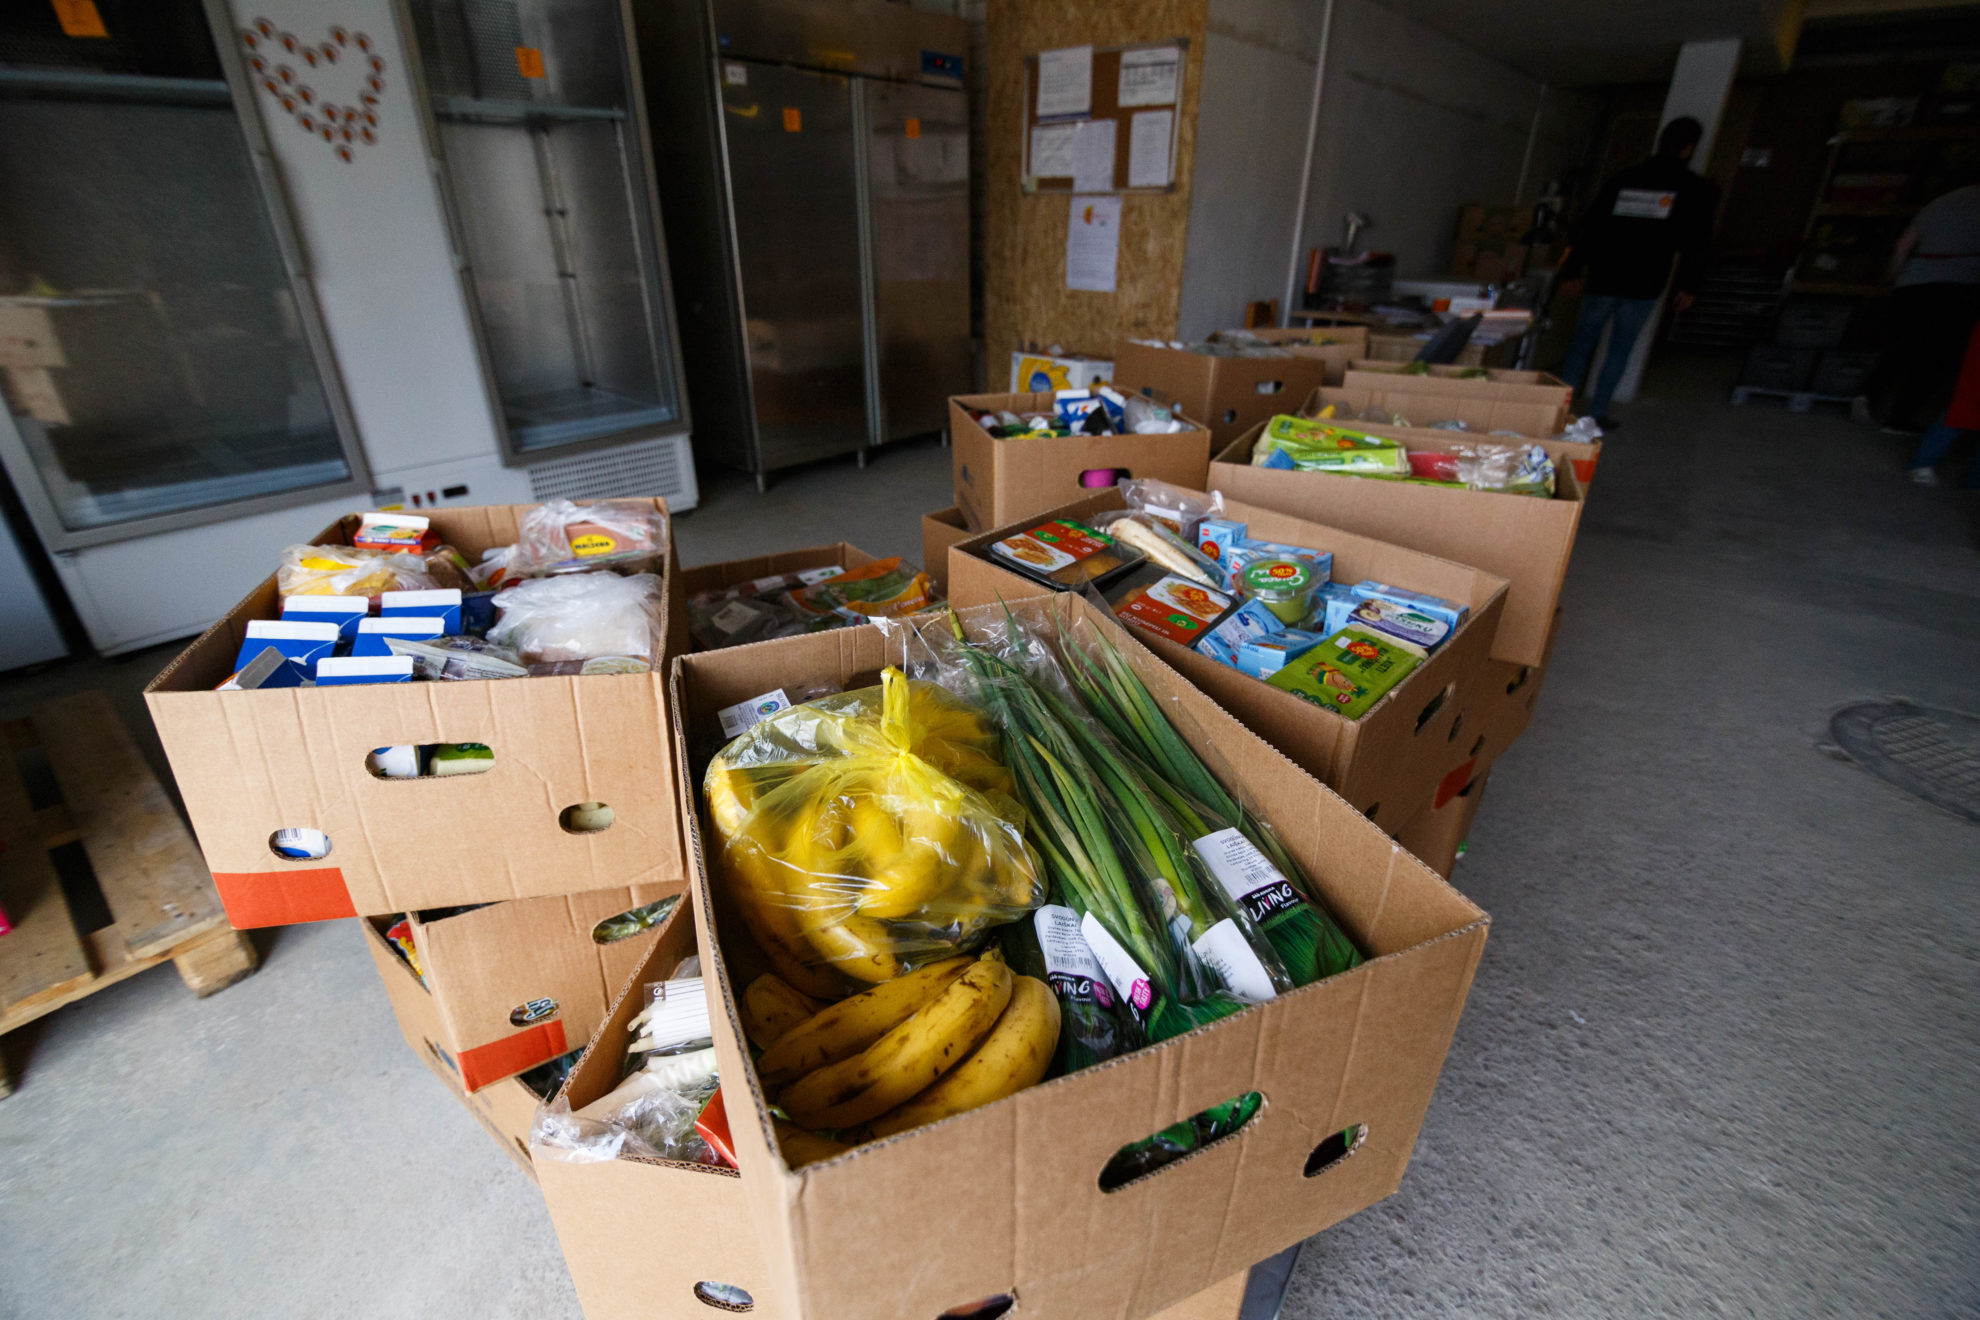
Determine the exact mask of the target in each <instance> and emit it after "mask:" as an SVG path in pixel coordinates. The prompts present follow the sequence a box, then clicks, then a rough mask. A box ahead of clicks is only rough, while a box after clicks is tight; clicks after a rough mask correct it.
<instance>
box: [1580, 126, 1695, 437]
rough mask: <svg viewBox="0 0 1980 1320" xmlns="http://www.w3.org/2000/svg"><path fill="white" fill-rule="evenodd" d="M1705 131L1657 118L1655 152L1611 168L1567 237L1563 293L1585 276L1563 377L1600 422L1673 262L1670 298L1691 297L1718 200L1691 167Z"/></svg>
mask: <svg viewBox="0 0 1980 1320" xmlns="http://www.w3.org/2000/svg"><path fill="white" fill-rule="evenodd" d="M1704 136H1705V129H1704V126H1703V125H1701V124H1700V123H1699V122H1698V121H1697V120H1696V119H1691V118H1683V119H1673V120H1672V121H1671V122H1670V123H1668V124H1666V125H1664V131H1663V133H1662V134H1661V135H1659V137H1658V139H1657V154H1656V155H1654V156H1652V157H1650V159H1648V160H1646V161H1642V162H1639V163H1638V164H1635V165H1632V166H1630V167H1629V168H1628V169H1625V170H1619V171H1618V172H1617V173H1616V174H1615V176H1614V177H1613V178H1611V179H1610V180H1609V181H1608V182H1607V183H1605V184H1603V185H1602V191H1601V192H1600V193H1598V194H1596V197H1595V202H1594V205H1592V206H1591V207H1589V209H1588V213H1587V214H1586V215H1585V216H1584V217H1583V218H1582V221H1581V223H1580V224H1579V225H1578V226H1577V227H1576V228H1575V231H1574V235H1573V237H1572V239H1571V240H1570V246H1569V250H1568V257H1567V262H1566V263H1565V265H1564V266H1563V267H1562V270H1561V287H1562V292H1564V293H1569V294H1572V293H1574V292H1575V291H1576V289H1577V288H1579V287H1581V286H1582V285H1583V283H1584V279H1583V277H1584V273H1585V277H1586V278H1585V291H1583V293H1582V298H1581V319H1580V320H1578V321H1576V322H1575V326H1574V338H1573V340H1572V341H1571V342H1570V343H1569V344H1568V351H1567V360H1566V361H1565V362H1564V363H1562V364H1561V375H1562V377H1563V378H1565V379H1566V381H1567V383H1568V384H1569V385H1572V386H1573V387H1574V388H1575V390H1576V392H1577V393H1579V394H1581V406H1580V408H1579V411H1580V412H1581V413H1582V414H1583V415H1585V416H1589V417H1593V418H1595V419H1596V420H1597V421H1598V422H1599V423H1600V425H1601V426H1602V427H1603V428H1605V429H1611V428H1613V427H1614V426H1615V425H1616V423H1615V422H1614V421H1613V420H1612V419H1611V418H1610V417H1609V401H1610V400H1611V399H1612V398H1614V397H1615V393H1616V386H1617V385H1618V384H1619V383H1620V382H1621V381H1622V374H1623V370H1624V368H1626V367H1627V366H1628V365H1629V351H1630V349H1631V348H1632V347H1634V346H1635V344H1636V337H1637V336H1638V335H1639V334H1641V333H1642V332H1643V327H1644V326H1645V325H1647V324H1648V323H1649V321H1650V316H1651V314H1652V313H1653V312H1655V311H1656V310H1657V300H1658V299H1659V298H1662V297H1663V296H1664V287H1665V285H1666V284H1667V283H1668V282H1669V281H1670V278H1671V262H1672V261H1673V260H1675V261H1676V262H1677V264H1678V272H1677V292H1676V294H1675V295H1674V296H1673V297H1672V299H1671V303H1672V305H1673V306H1674V307H1676V308H1677V309H1678V310H1679V311H1683V310H1684V309H1685V308H1687V307H1689V306H1691V304H1692V301H1693V293H1692V289H1693V286H1694V285H1695V283H1696V281H1697V280H1698V277H1699V276H1700V274H1702V267H1703V266H1704V257H1705V247H1706V244H1707V243H1709V242H1710V241H1711V237H1712V219H1713V215H1714V213H1715V212H1716V211H1717V210H1718V205H1719V190H1718V189H1717V188H1715V187H1713V186H1712V184H1711V182H1710V181H1709V180H1706V179H1704V178H1701V177H1700V176H1698V175H1696V174H1694V173H1692V170H1691V164H1690V161H1691V156H1692V153H1693V152H1695V151H1697V150H1698V143H1699V140H1700V139H1702V138H1703V137H1704ZM1611 322H1613V323H1614V326H1615V328H1614V330H1612V331H1611V332H1610V335H1609V349H1608V352H1607V353H1606V354H1605V355H1604V356H1603V358H1602V374H1601V378H1600V379H1598V380H1597V381H1595V383H1594V387H1593V388H1592V389H1590V390H1588V391H1586V392H1585V393H1582V384H1583V380H1582V378H1583V377H1584V376H1586V375H1587V374H1588V364H1589V362H1590V360H1591V359H1593V358H1594V356H1595V345H1596V344H1598V343H1599V342H1601V339H1602V327H1603V326H1606V325H1609V324H1610V323H1611Z"/></svg>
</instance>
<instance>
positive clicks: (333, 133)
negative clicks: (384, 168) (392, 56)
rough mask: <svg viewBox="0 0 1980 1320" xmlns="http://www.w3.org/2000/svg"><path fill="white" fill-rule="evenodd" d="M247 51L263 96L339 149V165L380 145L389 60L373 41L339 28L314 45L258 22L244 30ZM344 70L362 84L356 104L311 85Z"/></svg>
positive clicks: (249, 65)
mask: <svg viewBox="0 0 1980 1320" xmlns="http://www.w3.org/2000/svg"><path fill="white" fill-rule="evenodd" d="M241 45H242V46H244V47H246V49H247V63H248V71H249V73H251V74H252V75H253V76H254V80H255V81H256V82H257V83H259V84H260V85H261V90H263V91H265V92H267V93H268V94H269V95H270V96H272V97H274V98H275V100H276V101H277V102H278V103H279V104H280V105H281V107H282V109H283V110H285V111H287V112H288V115H289V118H290V119H292V120H294V121H295V122H296V123H297V124H300V125H301V126H302V130H303V132H305V133H308V134H309V135H310V136H311V137H315V138H321V139H322V140H323V141H324V142H326V143H328V144H329V145H330V146H332V147H334V148H335V149H336V151H337V158H338V159H339V160H343V161H350V160H354V159H356V156H355V149H356V148H358V147H368V146H371V145H372V144H374V143H376V142H377V141H378V101H379V98H380V97H381V96H383V95H384V94H385V58H384V57H383V56H382V55H380V54H379V53H378V52H377V51H375V50H373V49H372V43H371V38H370V37H368V36H366V35H365V34H364V33H362V32H352V31H349V30H347V29H345V28H341V27H335V26H333V27H332V28H331V29H330V35H329V38H328V39H327V40H324V41H319V42H316V43H314V44H311V43H309V42H306V41H304V40H302V38H300V37H298V36H296V34H295V33H293V32H284V31H282V30H281V29H279V28H277V27H276V26H275V25H274V24H273V23H271V22H269V21H268V20H267V19H265V18H257V19H255V20H254V22H253V23H252V24H251V25H250V26H248V27H245V28H242V29H241ZM297 65H301V66H302V67H301V68H300V69H298V68H297V67H296V66H297ZM339 65H341V66H342V67H343V69H345V70H347V71H348V72H349V73H350V74H352V75H355V77H356V79H357V82H356V90H355V91H354V92H352V93H351V96H352V98H353V99H352V100H351V101H338V100H333V99H332V98H331V97H329V96H325V95H322V94H320V93H319V92H318V91H317V90H316V88H315V87H313V86H311V85H310V83H309V82H308V81H307V79H308V78H309V76H310V74H311V72H312V71H314V72H315V73H316V74H318V75H323V74H330V73H331V72H332V70H334V69H336V68H337V67H338V66H339Z"/></svg>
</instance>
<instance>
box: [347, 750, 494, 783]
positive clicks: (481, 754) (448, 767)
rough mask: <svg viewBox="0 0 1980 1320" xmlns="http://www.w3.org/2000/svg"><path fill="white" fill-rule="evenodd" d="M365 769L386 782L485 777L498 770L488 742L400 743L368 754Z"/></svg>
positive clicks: (365, 759)
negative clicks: (456, 776)
mask: <svg viewBox="0 0 1980 1320" xmlns="http://www.w3.org/2000/svg"><path fill="white" fill-rule="evenodd" d="M364 768H365V769H366V770H368V771H370V772H371V777H372V778H373V779H385V780H398V779H447V778H451V777H452V776H454V775H485V774H487V773H488V772H489V771H490V770H493V769H494V768H495V753H494V752H492V751H490V750H489V749H488V744H487V743H477V742H462V743H399V744H397V745H395V746H392V747H378V748H374V749H372V750H371V751H370V752H367V753H366V754H365V758H364Z"/></svg>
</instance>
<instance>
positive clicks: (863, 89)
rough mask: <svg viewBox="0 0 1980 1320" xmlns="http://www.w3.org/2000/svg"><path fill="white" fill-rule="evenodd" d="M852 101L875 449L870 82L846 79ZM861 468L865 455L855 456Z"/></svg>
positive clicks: (869, 428) (882, 411)
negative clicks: (869, 138) (857, 457)
mask: <svg viewBox="0 0 1980 1320" xmlns="http://www.w3.org/2000/svg"><path fill="white" fill-rule="evenodd" d="M846 83H847V86H848V87H849V88H850V90H851V94H852V99H853V193H854V196H855V197H856V198H857V201H858V207H859V325H860V334H861V336H862V337H863V338H864V339H865V342H866V446H867V448H868V449H877V448H878V447H879V446H880V445H881V444H883V443H884V442H885V441H886V438H887V401H886V399H885V398H884V397H883V396H882V395H881V393H880V312H879V300H878V294H877V288H878V283H879V276H878V274H877V271H876V268H875V265H874V255H873V180H872V177H871V175H870V173H869V171H870V170H871V169H872V166H873V160H872V150H871V147H872V144H871V142H870V141H869V140H868V137H869V134H870V133H871V131H872V108H871V105H870V98H871V97H872V94H873V80H872V79H870V78H848V79H847V80H846ZM859 464H860V466H861V467H865V466H866V455H865V454H864V453H863V452H862V453H861V454H860V456H859Z"/></svg>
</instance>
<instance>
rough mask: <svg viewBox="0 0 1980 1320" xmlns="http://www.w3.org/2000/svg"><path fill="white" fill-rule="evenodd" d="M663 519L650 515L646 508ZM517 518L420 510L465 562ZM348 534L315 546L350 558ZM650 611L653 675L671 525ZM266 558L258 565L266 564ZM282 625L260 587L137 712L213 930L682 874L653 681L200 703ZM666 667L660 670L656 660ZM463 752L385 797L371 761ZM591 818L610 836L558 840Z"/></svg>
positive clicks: (361, 690) (379, 687) (369, 689)
mask: <svg viewBox="0 0 1980 1320" xmlns="http://www.w3.org/2000/svg"><path fill="white" fill-rule="evenodd" d="M653 503H654V506H655V507H656V508H658V509H662V510H664V509H665V507H666V506H665V504H664V502H663V501H660V500H655V501H653ZM525 512H527V506H522V505H501V506H487V507H472V508H446V507H441V508H436V509H433V510H431V511H429V513H428V514H427V516H428V517H429V518H430V519H432V525H433V527H434V528H435V529H437V530H438V531H439V533H440V535H441V536H442V537H443V538H445V540H446V542H447V543H448V544H450V545H452V546H454V547H456V548H457V549H459V550H460V551H462V552H463V553H464V554H466V555H467V557H468V558H469V560H471V561H472V560H477V559H479V558H480V556H481V552H482V551H483V550H484V549H486V548H488V547H490V546H500V545H508V544H511V543H512V542H514V540H515V539H516V527H517V524H518V523H519V522H520V520H521V518H522V515H523V514H524V513H525ZM356 521H357V520H356V515H350V516H348V517H346V518H345V519H343V520H342V521H341V522H339V523H337V524H335V525H333V526H331V527H329V528H327V529H325V530H324V532H323V533H322V534H321V535H319V536H318V537H317V538H316V542H317V543H318V544H348V542H349V536H350V532H351V531H352V530H353V529H354V528H355V527H356ZM665 548H666V566H665V569H664V572H663V574H662V580H663V582H664V583H665V584H666V595H665V599H664V602H663V608H664V618H665V620H666V625H667V626H666V631H667V636H666V649H665V654H666V655H668V656H671V655H674V654H677V653H678V652H680V651H682V650H685V649H686V640H687V621H686V612H685V608H684V605H683V597H682V594H681V589H680V574H679V570H678V569H677V567H676V566H675V563H674V548H673V539H672V527H671V521H670V523H669V533H668V537H667V545H666V547H665ZM278 551H279V547H270V548H269V554H268V560H269V562H271V563H272V562H274V560H275V559H276V557H277V552H278ZM279 610H280V606H279V601H278V597H277V592H276V590H275V579H274V577H273V575H271V576H270V577H268V578H267V579H266V580H265V581H263V582H262V584H261V585H260V586H258V587H256V588H255V589H254V591H253V592H251V593H250V594H249V595H248V596H247V598H246V599H245V600H243V601H242V602H241V603H240V604H239V605H236V606H235V607H234V608H233V610H232V611H231V612H229V613H228V615H227V616H226V617H225V618H223V619H221V620H220V621H219V622H218V623H216V624H214V625H213V626H212V627H211V628H209V629H207V631H206V632H205V634H204V635H202V636H201V637H200V638H199V640H198V641H196V642H194V643H193V644H192V645H191V646H189V647H187V648H186V649H185V650H184V651H183V652H181V653H180V654H179V656H178V657H177V658H176V659H174V660H173V661H172V663H171V664H169V665H167V666H166V667H165V670H164V672H163V673H161V674H159V676H158V677H157V678H155V679H153V680H152V681H151V683H150V685H149V686H147V687H146V688H145V702H146V704H147V705H149V706H150V708H151V718H152V719H153V721H155V722H156V724H157V725H158V736H159V739H160V740H161V741H162V742H163V743H164V746H165V755H166V757H167V758H168V759H169V760H170V761H171V763H172V774H173V776H174V778H176V779H177V780H178V784H179V791H180V794H181V796H182V797H183V799H184V801H185V805H186V814H187V815H188V816H189V817H190V818H191V820H192V827H193V832H194V833H195V834H196V835H197V836H198V838H199V846H200V848H201V850H202V851H203V852H204V853H205V855H206V864H207V866H208V867H210V868H211V869H212V871H213V882H214V885H215V887H216V888H217V889H218V890H219V891H220V898H221V901H222V902H223V903H224V904H225V905H226V908H227V919H228V920H229V921H231V922H233V924H234V925H235V926H236V927H238V928H242V929H246V928H248V927H253V926H275V925H284V924H287V923H291V922H298V921H323V920H327V919H330V918H335V917H349V916H358V915H366V916H370V915H377V914H381V913H386V912H409V911H413V910H415V909H419V908H435V907H446V906H449V905H452V904H457V903H483V902H500V901H505V900H509V899H517V898H538V897H545V896H549V895H553V894H571V893H581V892H583V891H585V890H591V889H605V888H609V887H612V886H615V885H627V884H648V883H656V882H668V881H673V880H677V879H678V878H679V877H681V876H682V875H683V874H685V871H686V866H685V863H684V861H683V858H682V852H681V841H680V820H679V816H678V813H677V811H676V809H675V806H674V803H673V801H672V799H671V798H670V797H669V796H668V795H667V794H665V793H661V792H656V791H655V786H656V785H664V784H667V783H669V782H671V780H672V777H673V768H674V760H673V744H672V741H671V739H670V738H669V737H668V736H667V730H666V705H665V698H664V692H665V678H664V673H665V671H664V669H656V670H655V671H654V672H652V673H648V674H594V675H590V676H586V677H567V678H511V679H500V680H494V681H483V682H422V683H397V684H375V685H366V686H358V687H318V688H288V689H282V690H279V691H252V692H215V691H213V687H214V685H215V684H217V683H220V682H221V681H223V680H224V679H225V678H226V677H227V676H228V675H229V674H230V673H232V672H233V666H234V659H235V656H236V654H237V652H238V651H239V648H240V644H241V640H242V638H243V637H244V636H245V634H246V630H247V625H248V622H249V621H250V620H253V619H272V618H274V617H276V615H277V614H278V613H279ZM663 659H664V657H663ZM454 742H479V743H486V744H487V745H488V746H489V747H490V748H491V749H492V750H493V752H494V758H495V760H494V767H493V768H492V769H491V770H489V771H488V772H487V773H485V774H476V775H459V776H451V777H446V778H422V779H411V780H389V779H381V778H378V777H376V776H374V775H373V774H372V773H371V772H370V771H369V770H368V769H367V768H366V758H367V757H368V756H369V755H370V753H371V752H372V750H373V749H375V748H378V747H386V746H396V745H402V744H408V743H411V744H426V743H454ZM585 802H604V803H606V804H607V805H609V806H610V807H611V808H612V809H613V812H614V818H613V821H612V824H611V825H610V827H609V828H606V829H602V830H597V831H594V832H588V833H574V832H571V831H570V830H567V829H566V828H565V827H564V825H563V824H562V823H561V822H562V820H563V819H564V818H565V816H564V813H566V811H567V810H568V809H569V808H571V807H574V806H576V805H578V804H580V803H585ZM291 827H308V828H313V829H318V830H322V831H323V832H324V833H325V834H326V835H328V836H329V840H330V852H329V853H328V855H327V856H325V857H323V858H322V859H320V860H304V859H297V860H290V859H286V858H284V857H282V856H281V855H279V854H277V853H276V852H275V850H274V847H273V844H272V839H273V836H274V834H275V832H276V831H278V830H283V829H288V828H291Z"/></svg>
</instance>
